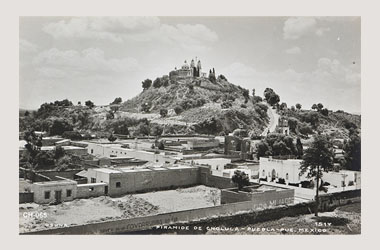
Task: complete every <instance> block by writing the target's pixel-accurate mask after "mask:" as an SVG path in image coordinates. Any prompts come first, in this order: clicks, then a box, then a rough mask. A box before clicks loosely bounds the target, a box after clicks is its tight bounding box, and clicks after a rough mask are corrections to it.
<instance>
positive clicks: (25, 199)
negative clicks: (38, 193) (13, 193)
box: [18, 192, 34, 203]
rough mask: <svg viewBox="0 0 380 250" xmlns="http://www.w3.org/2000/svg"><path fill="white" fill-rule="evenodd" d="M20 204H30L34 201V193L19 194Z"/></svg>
mask: <svg viewBox="0 0 380 250" xmlns="http://www.w3.org/2000/svg"><path fill="white" fill-rule="evenodd" d="M18 201H19V203H29V202H33V201H34V193H32V192H19V193H18Z"/></svg>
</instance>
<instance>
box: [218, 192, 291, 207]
mask: <svg viewBox="0 0 380 250" xmlns="http://www.w3.org/2000/svg"><path fill="white" fill-rule="evenodd" d="M243 201H252V202H253V203H254V204H261V205H262V206H266V207H269V206H271V205H274V206H275V205H282V204H293V203H294V190H293V189H283V190H268V191H264V192H259V193H252V192H251V193H249V192H241V191H240V192H234V191H232V190H230V189H226V190H222V191H221V203H222V204H226V203H235V202H243Z"/></svg>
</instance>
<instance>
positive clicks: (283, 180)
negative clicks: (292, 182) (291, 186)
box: [277, 178, 285, 184]
mask: <svg viewBox="0 0 380 250" xmlns="http://www.w3.org/2000/svg"><path fill="white" fill-rule="evenodd" d="M277 183H278V184H285V179H284V178H279V179H278V182H277Z"/></svg>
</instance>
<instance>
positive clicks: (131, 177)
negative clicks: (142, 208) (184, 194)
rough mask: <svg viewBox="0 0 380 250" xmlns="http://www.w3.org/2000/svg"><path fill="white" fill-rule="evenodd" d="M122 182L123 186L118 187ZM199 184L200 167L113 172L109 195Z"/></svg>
mask: <svg viewBox="0 0 380 250" xmlns="http://www.w3.org/2000/svg"><path fill="white" fill-rule="evenodd" d="M117 182H120V184H121V186H120V187H119V188H117V187H116V183H117ZM197 184H199V171H198V168H178V169H170V171H168V170H150V171H149V170H148V171H135V172H129V173H127V174H126V173H121V174H119V173H111V174H110V180H109V195H110V196H119V195H124V194H127V193H134V192H143V191H152V190H162V189H167V188H176V187H183V186H193V185H197Z"/></svg>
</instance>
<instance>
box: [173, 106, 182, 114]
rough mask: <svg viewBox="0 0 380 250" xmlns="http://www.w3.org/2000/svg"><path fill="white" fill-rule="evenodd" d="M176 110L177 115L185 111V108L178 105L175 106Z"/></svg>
mask: <svg viewBox="0 0 380 250" xmlns="http://www.w3.org/2000/svg"><path fill="white" fill-rule="evenodd" d="M174 112H175V113H176V114H177V115H179V114H181V113H182V112H183V109H182V107H181V106H176V107H175V108H174Z"/></svg>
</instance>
